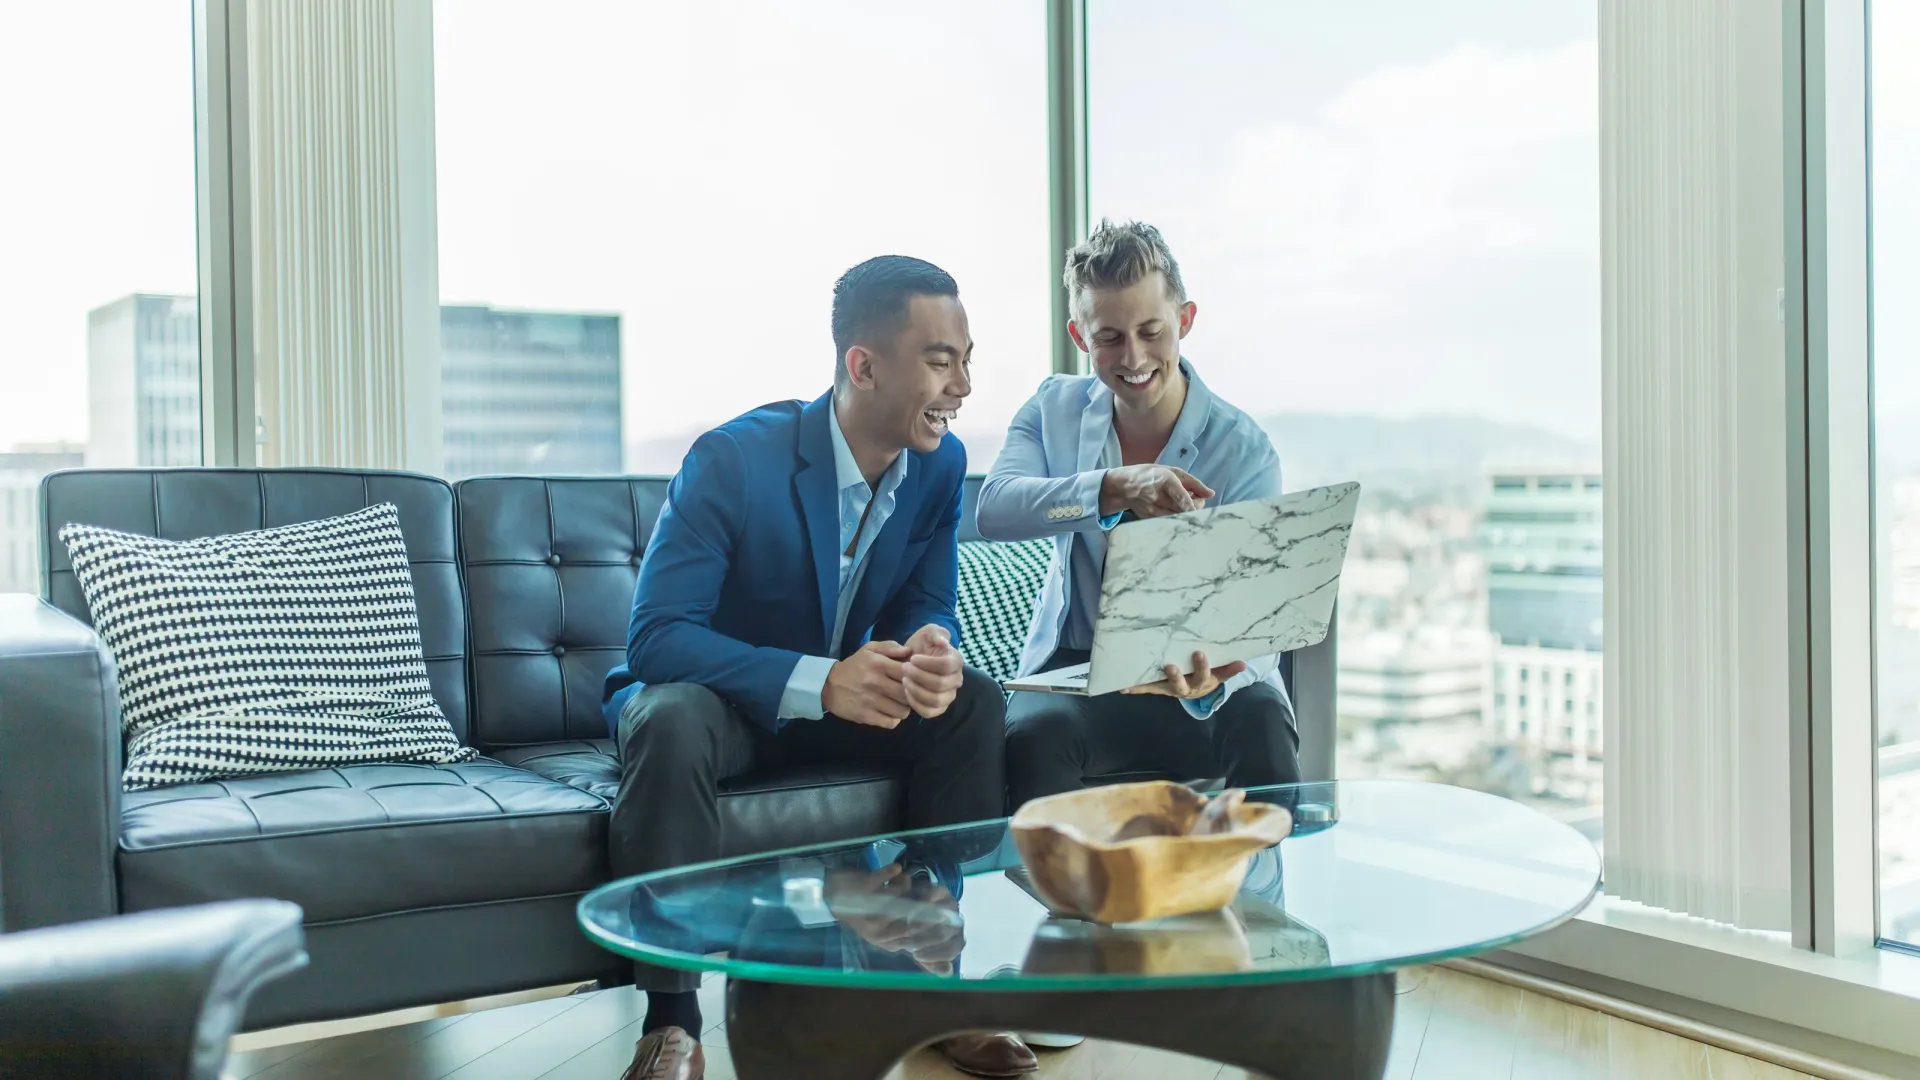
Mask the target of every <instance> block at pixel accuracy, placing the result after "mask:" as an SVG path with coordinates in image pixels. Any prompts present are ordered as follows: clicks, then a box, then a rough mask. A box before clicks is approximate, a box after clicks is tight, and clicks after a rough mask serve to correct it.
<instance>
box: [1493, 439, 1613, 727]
mask: <svg viewBox="0 0 1920 1080" xmlns="http://www.w3.org/2000/svg"><path fill="white" fill-rule="evenodd" d="M1600 514H1601V487H1600V474H1599V473H1598V472H1597V471H1593V470H1568V471H1557V472H1546V471H1540V470H1525V471H1521V470H1514V471H1495V472H1493V473H1491V474H1490V475H1489V477H1488V495H1487V504H1486V515H1485V517H1484V519H1483V521H1482V524H1481V534H1480V539H1481V550H1482V551H1483V552H1484V553H1485V556H1486V562H1487V627H1488V629H1489V630H1491V631H1492V633H1493V636H1494V638H1495V640H1496V641H1497V642H1498V644H1497V645H1496V646H1495V648H1494V650H1493V656H1492V663H1491V667H1490V669H1489V674H1488V677H1487V687H1486V692H1487V698H1486V705H1485V715H1486V722H1487V724H1488V726H1489V727H1491V728H1492V729H1494V730H1495V731H1497V732H1499V733H1500V734H1501V735H1502V736H1503V737H1504V738H1506V739H1509V740H1512V741H1517V742H1523V743H1530V744H1533V745H1536V746H1539V747H1541V748H1542V749H1544V750H1546V751H1547V752H1549V753H1553V754H1562V755H1566V756H1569V757H1571V758H1573V759H1574V761H1575V762H1576V763H1577V764H1580V765H1585V764H1586V763H1587V762H1589V761H1591V760H1595V759H1597V758H1598V757H1599V756H1600V751H1601V716H1602V699H1601V682H1602V680H1601V670H1602V662H1603V653H1602V630H1603V627H1602V623H1601V599H1602V598H1601V578H1600V566H1601V551H1600V549H1601V539H1602V534H1601V519H1600Z"/></svg>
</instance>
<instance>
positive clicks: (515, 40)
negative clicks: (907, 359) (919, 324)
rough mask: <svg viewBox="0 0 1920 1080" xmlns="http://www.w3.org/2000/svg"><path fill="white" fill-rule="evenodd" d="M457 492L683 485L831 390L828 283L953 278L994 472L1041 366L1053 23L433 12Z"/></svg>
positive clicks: (1019, 15) (705, 9)
mask: <svg viewBox="0 0 1920 1080" xmlns="http://www.w3.org/2000/svg"><path fill="white" fill-rule="evenodd" d="M434 24H435V25H434V45H435V48H434V66H435V91H436V104H435V111H436V125H437V143H438V162H437V169H438V178H439V179H438V184H439V234H440V283H441V296H442V297H443V301H444V306H443V309H442V385H443V387H444V392H445V399H444V406H443V416H444V441H445V446H446V469H447V472H448V474H449V475H454V476H458V475H467V474H472V473H478V472H502V471H529V472H598V471H605V472H611V471H618V470H620V469H621V468H623V467H624V468H625V469H627V470H629V471H634V472H672V471H674V470H675V469H676V468H677V467H678V466H679V462H680V458H681V455H682V454H683V453H684V452H685V450H686V448H687V447H688V445H690V444H691V442H692V441H693V439H694V437H695V436H696V435H698V434H699V433H700V432H701V431H703V430H705V429H706V428H709V427H712V426H713V425H715V424H718V423H720V422H722V421H724V420H727V419H729V418H730V417H733V416H735V415H737V414H739V413H742V412H744V411H746V410H748V409H751V408H753V407H755V406H757V405H760V404H763V403H765V402H769V401H774V400H778V399H781V398H793V397H798V398H806V399H811V398H813V397H815V396H817V395H818V394H820V393H822V392H824V391H825V389H826V388H827V386H828V385H829V384H830V382H831V380H832V374H833V370H834V361H835V356H834V349H833V342H832V338H831V336H830V334H829V331H828V308H829V302H830V299H831V294H832V288H833V283H834V280H835V278H837V277H838V276H839V275H840V274H841V273H842V272H843V271H845V270H846V269H847V268H848V267H850V266H852V265H854V264H855V263H857V262H860V261H861V260H863V259H865V258H868V257H869V256H873V255H885V254H906V255H914V256H918V257H920V258H924V259H927V260H929V261H931V262H934V263H936V264H938V265H940V266H941V267H943V268H945V269H946V270H947V271H949V272H950V273H952V274H953V275H954V277H955V279H956V280H957V281H958V282H959V285H960V296H961V300H962V302H963V303H964V304H965V305H966V308H967V313H968V316H969V319H970V321H971V326H972V332H973V337H974V341H975V343H976V346H975V353H974V392H973V396H972V398H971V399H970V400H968V402H967V403H966V405H965V407H964V408H962V410H961V412H960V416H959V418H958V420H957V421H956V422H955V424H954V430H955V431H956V433H957V434H959V435H960V437H961V438H962V439H963V440H964V441H965V442H966V444H967V447H968V451H969V465H970V467H971V468H972V469H973V470H974V471H985V469H986V468H987V467H988V466H990V465H991V464H992V459H993V455H994V454H995V453H996V452H997V450H998V447H999V444H1000V441H1001V438H1002V433H1003V432H1004V430H1005V427H1006V424H1007V422H1008V421H1009V420H1010V419H1011V418H1012V415H1013V411H1014V410H1015V409H1016V408H1018V407H1019V405H1020V403H1021V402H1022V401H1024V400H1025V399H1026V397H1027V395H1028V394H1030V393H1031V392H1032V391H1033V389H1034V387H1035V386H1037V385H1038V384H1039V382H1040V380H1041V379H1042V378H1043V377H1045V375H1046V374H1047V372H1048V370H1049V363H1050V348H1051V344H1050V343H1051V338H1050V337H1049V306H1048V305H1049V293H1048V284H1049V281H1050V280H1051V278H1052V268H1051V262H1052V259H1051V257H1050V255H1049V252H1048V251H1047V198H1046V190H1047V126H1046V125H1047V93H1046V26H1045V10H1044V5H1042V4H1039V3H1035V2H1028V0H990V2H982V3H965V4H955V3H945V2H939V0H912V2H895V0H833V2H828V3H809V4H789V3H774V2H754V3H746V4H674V5H655V4H626V3H612V2H606V0H599V2H584V0H572V2H566V3H557V4H542V5H538V6H537V7H529V6H528V5H526V4H525V3H521V2H517V0H508V2H496V0H439V2H438V3H436V4H435V7H434Z"/></svg>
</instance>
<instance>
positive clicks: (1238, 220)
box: [0, 0, 1920, 444]
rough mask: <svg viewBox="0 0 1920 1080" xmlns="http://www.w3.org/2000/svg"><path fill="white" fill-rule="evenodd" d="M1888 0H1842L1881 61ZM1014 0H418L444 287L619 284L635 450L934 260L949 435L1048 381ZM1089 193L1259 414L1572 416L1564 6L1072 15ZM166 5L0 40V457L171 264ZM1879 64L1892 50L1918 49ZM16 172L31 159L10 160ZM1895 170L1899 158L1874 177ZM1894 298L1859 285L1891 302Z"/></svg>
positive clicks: (175, 77)
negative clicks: (955, 379)
mask: <svg viewBox="0 0 1920 1080" xmlns="http://www.w3.org/2000/svg"><path fill="white" fill-rule="evenodd" d="M1915 6H1916V4H1915V2H1914V0H1886V2H1883V3H1880V4H1877V5H1876V13H1877V17H1878V18H1879V19H1880V33H1881V34H1882V35H1883V48H1885V47H1887V46H1885V44H1884V42H1885V41H1886V40H1891V39H1893V38H1895V37H1900V36H1903V35H1904V39H1905V40H1908V41H1916V38H1917V36H1920V35H1916V27H1915V26H1914V20H1915V14H1914V8H1915ZM1043 10H1044V5H1042V4H1040V3H1039V2H1038V0H969V2H967V3H955V2H952V0H916V2H903V0H825V2H815V3H808V4H788V3H777V4H775V3H754V4H721V3H689V4H676V5H672V6H670V7H669V6H667V5H660V4H637V3H614V2H612V0H594V2H585V0H567V2H549V3H541V4H537V5H535V4H531V3H529V2H527V0H439V2H438V3H436V5H435V20H436V48H435V63H436V68H437V71H436V84H437V88H438V90H437V92H438V96H439V101H438V108H437V122H438V127H439V130H438V159H439V160H438V169H439V177H440V179H439V183H440V193H441V200H440V221H439V230H440V237H441V266H440V274H441V284H442V295H443V296H444V297H445V298H446V299H448V300H450V301H480V302H487V303H493V304H497V305H502V306H510V307H531V308H559V309H568V310H597V311H617V312H619V313H621V315H622V316H623V319H624V337H623V349H624V354H625V357H626V362H627V368H626V383H627V389H626V394H627V401H626V406H627V409H626V414H627V425H628V430H629V437H630V438H645V437H649V436H661V437H667V436H672V435H675V434H677V433H678V432H681V431H684V430H689V429H692V428H696V427H700V426H704V425H707V424H711V423H713V422H716V421H718V420H721V419H724V418H725V417H727V416H730V415H732V414H734V413H737V412H739V411H741V410H742V409H745V408H748V407H750V406H752V405H754V404H758V403H760V402H763V401H766V400H770V399H773V398H778V397H785V396H812V395H813V394H814V393H816V392H818V391H819V390H820V389H822V388H823V387H824V386H825V385H826V382H827V379H828V376H829V373H830V365H831V363H832V360H833V356H832V346H831V342H830V339H829V336H828V333H827V304H828V298H829V290H830V287H831V284H832V281H833V278H834V277H835V276H836V275H837V274H838V273H839V272H840V271H841V270H844V269H845V268H846V267H847V266H848V265H851V264H852V263H853V262H855V261H857V260H859V259H861V258H864V257H866V256H868V255H873V254H879V253H884V252H903V253H908V254H915V255H920V256H922V257H925V258H928V259H931V260H933V261H935V262H937V263H940V264H941V265H943V266H945V267H946V268H947V269H949V270H951V271H952V272H953V273H954V274H955V276H956V277H957V278H958V279H959V281H960V284H961V289H962V296H963V299H964V300H965V301H966V303H967V305H968V310H969V312H970V314H971V316H972V322H973V332H974V337H975V340H976V342H977V343H978V344H977V349H978V351H977V354H976V360H977V368H976V388H977V389H976V396H975V399H974V400H973V401H972V402H971V403H970V404H969V406H968V408H967V410H966V411H964V412H963V414H962V421H961V423H960V424H959V425H957V426H958V427H959V428H960V429H961V431H962V433H963V434H964V433H966V432H967V431H968V430H970V429H978V428H982V427H998V426H1000V425H1003V424H1004V423H1005V421H1006V419H1007V418H1008V417H1009V416H1010V415H1011V413H1012V411H1013V409H1014V408H1015V407H1017V406H1018V404H1019V402H1020V401H1022V400H1024V398H1025V397H1026V396H1027V394H1028V393H1030V392H1031V390H1032V389H1033V386H1034V385H1035V384H1036V383H1037V382H1038V381H1039V379H1040V378H1041V377H1042V376H1043V375H1044V373H1045V371H1046V368H1047V362H1048V340H1047V297H1046V286H1047V283H1048V282H1049V281H1050V280H1051V279H1052V278H1053V275H1054V274H1055V273H1056V272H1057V259H1056V257H1055V253H1052V252H1049V251H1048V250H1047V230H1046V215H1047V202H1046V183H1047V177H1046V127H1045V123H1046V109H1045V101H1046V96H1045V34H1044V26H1043V23H1042V14H1041V13H1042V11H1043ZM1091 11H1092V14H1091V25H1090V29H1089V37H1090V49H1091V73H1090V89H1091V144H1092V145H1091V156H1092V175H1093V183H1092V188H1093V203H1094V210H1095V212H1096V214H1111V215H1114V216H1132V217H1141V218H1144V219H1146V220H1149V221H1153V222H1155V223H1157V224H1159V225H1161V226H1162V227H1163V229H1164V230H1165V232H1166V234H1167V236H1168V238H1169V240H1171V241H1172V243H1173V245H1174V250H1175V253H1176V254H1177V255H1178V256H1179V257H1180V259H1181V261H1182V264H1183V269H1184V270H1185V274H1186V278H1187V284H1188V286H1189V290H1190V292H1191V294H1192V296H1193V298H1194V299H1195V300H1196V301H1197V302H1198V303H1199V304H1200V308H1201V315H1200V321H1199V324H1198V327H1197V328H1196V330H1195V332H1194V334H1193V336H1192V337H1191V338H1190V339H1189V340H1188V342H1187V350H1186V351H1187V353H1188V355H1190V356H1191V357H1192V358H1193V359H1194V360H1195V361H1196V362H1197V363H1198V364H1199V365H1200V368H1201V370H1202V371H1203V373H1205V374H1206V376H1207V377H1208V379H1209V381H1210V382H1212V383H1213V384H1214V385H1215V387H1216V389H1218V390H1220V391H1221V392H1222V393H1224V394H1226V395H1227V396H1228V397H1229V398H1230V399H1231V400H1234V401H1235V402H1236V403H1238V404H1240V405H1242V406H1243V407H1245V408H1247V409H1249V410H1250V411H1253V412H1256V413H1265V412H1274V411H1281V410H1312V411H1328V412H1360V413H1374V414H1388V415H1406V414H1414V413H1430V412H1442V413H1469V414H1477V415H1484V416H1489V417H1493V418H1498V419H1504V420H1518V421H1525V422H1531V423H1536V424H1539V425H1541V426H1543V427H1547V428H1550V429H1553V430H1555V431H1558V432H1562V433H1564V434H1568V435H1574V436H1577V437H1582V438H1588V439H1593V438H1597V435H1598V430H1599V403H1598V388H1599V352H1600V338H1599V254H1598V253H1599V242H1598V229H1599V219H1598V125H1597V119H1598V117H1597V111H1598V106H1597V93H1596V82H1597V78H1598V74H1597V66H1596V65H1597V53H1596V47H1595V34H1596V21H1595V14H1594V7H1593V5H1592V3H1590V2H1588V3H1561V2H1541V0H1455V2H1450V3H1448V4H1445V5H1433V4H1425V3H1414V2H1411V0H1393V2H1388V0H1349V2H1346V3H1342V4H1324V3H1309V2H1306V0H1294V2H1287V3H1279V2H1273V0H1244V2H1226V0H1199V2H1194V3H1186V4H1178V5H1174V4H1166V3H1164V2H1160V0H1093V2H1092V5H1091ZM189 20H190V4H189V3H187V0H115V2H104V0H98V2H93V3H89V4H86V5H68V4H30V5H22V6H20V8H19V9H18V10H13V11H10V12H9V32H8V33H7V34H6V35H4V37H0V93H4V95H5V100H6V101H8V103H9V104H8V106H7V107H6V109H5V111H4V112H0V145H4V146H6V147H7V148H8V150H9V154H8V156H9V159H10V165H9V167H8V168H6V169H5V170H0V236H3V237H4V238H5V241H4V247H5V249H6V250H7V251H8V253H9V255H10V256H11V257H9V258H7V259H5V260H0V325H4V326H5V327H6V328H7V330H6V335H5V338H4V340H5V342H6V346H5V348H0V444H7V443H12V442H15V441H26V440H45V439H52V438H59V437H68V438H81V437H84V434H85V425H86V407H85V393H86V386H85V382H86V380H85V366H86V365H85V355H86V312H87V311H88V309H90V308H92V307H95V306H97V305H100V304H104V303H107V302H109V301H111V300H113V299H115V298H116V297H118V296H122V295H125V294H126V293H129V292H133V291H153V292H191V291H192V290H193V288H194V251H193V248H194V225H193V152H192V94H191V91H192V85H191V29H190V21H189ZM1907 55H1912V51H1911V50H1910V51H1909V52H1908V53H1907ZM1898 67H1900V68H1903V69H1904V70H1897V71H1896V70H1893V69H1894V68H1896V65H1892V64H1885V63H1883V64H1881V65H1880V66H1879V69H1878V70H1879V73H1880V75H1881V83H1880V85H1879V86H1878V87H1877V89H1878V91H1879V93H1880V94H1881V98H1882V100H1881V101H1880V103H1879V104H1878V106H1877V109H1878V111H1877V114H1876V115H1877V119H1878V121H1879V123H1880V125H1881V131H1880V133H1879V144H1878V145H1877V147H1876V167H1877V168H1878V169H1879V170H1880V183H1881V184H1882V191H1883V195H1882V198H1881V201H1880V204H1879V205H1878V206H1877V207H1876V214H1877V219H1876V220H1877V223H1878V227H1879V229H1880V236H1879V238H1878V253H1879V259H1880V297H1881V299H1880V312H1881V314H1880V325H1879V327H1878V341H1879V346H1880V349H1881V397H1882V401H1883V404H1899V405H1901V406H1903V407H1909V408H1920V394H1916V393H1915V392H1914V390H1915V388H1920V379H1917V378H1914V377H1912V376H1911V375H1910V374H1908V373H1907V369H1910V368H1914V367H1920V365H1916V364H1913V363H1910V362H1907V361H1906V360H1905V359H1904V358H1905V357H1909V356H1911V355H1912V345H1913V342H1914V340H1915V336H1916V335H1915V334H1914V332H1913V331H1912V330H1910V329H1908V328H1907V327H1906V325H1905V324H1904V323H1903V322H1902V321H1901V320H1900V318H1899V317H1898V316H1897V315H1893V314H1890V305H1889V299H1888V298H1889V297H1890V296H1900V295H1906V294H1907V293H1908V292H1910V288H1909V286H1910V284H1911V283H1913V282H1914V281H1915V280H1916V275H1915V274H1914V271H1913V269H1912V264H1913V263H1914V259H1915V258H1916V257H1913V256H1911V255H1910V253H1912V252H1914V251H1915V250H1916V248H1920V244H1907V245H1898V244H1895V243H1892V242H1890V241H1889V236H1890V235H1892V234H1893V233H1894V232H1895V231H1896V230H1898V233H1899V235H1909V236H1920V220H1916V216H1915V214H1914V212H1913V209H1912V203H1911V202H1910V201H1907V200H1894V199H1890V198H1888V197H1887V195H1886V194H1884V193H1885V192H1886V191H1889V190H1893V191H1898V190H1902V189H1904V190H1906V191H1912V190H1915V186H1914V185H1915V180H1916V179H1920V177H1915V175H1914V174H1915V172H1916V171H1917V170H1916V169H1915V167H1914V166H1915V162H1916V160H1920V159H1917V157H1916V155H1915V153H1914V152H1913V147H1914V145H1915V143H1916V141H1920V140H1915V139H1912V138H1904V137H1902V135H1901V133H1902V132H1911V131H1913V130H1914V129H1915V126H1916V125H1915V119H1916V117H1915V116H1913V115H1911V114H1914V113H1920V109H1914V108H1909V109H1904V110H1903V109H1902V108H1901V107H1900V103H1901V102H1916V101H1920V86H1916V84H1915V80H1916V79H1920V75H1915V74H1914V72H1915V71H1916V70H1920V67H1917V66H1916V65H1911V64H1908V65H1899V66H1898ZM25 166H30V167H25ZM1890 178H1894V179H1897V180H1898V181H1899V184H1898V186H1894V187H1889V186H1888V185H1889V183H1890ZM1890 285H1891V286H1892V287H1890Z"/></svg>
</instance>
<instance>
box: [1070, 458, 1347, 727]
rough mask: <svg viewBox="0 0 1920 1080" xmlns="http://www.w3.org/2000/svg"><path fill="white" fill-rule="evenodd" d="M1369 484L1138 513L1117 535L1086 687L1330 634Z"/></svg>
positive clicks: (1102, 688)
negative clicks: (1202, 657)
mask: <svg viewBox="0 0 1920 1080" xmlns="http://www.w3.org/2000/svg"><path fill="white" fill-rule="evenodd" d="M1359 503H1360V485H1359V484H1356V483H1346V484H1334V485H1332V486H1330V487H1321V488H1313V489H1310V490H1307V491H1299V492H1295V493H1293V494H1291V495H1283V496H1281V497H1279V498H1277V499H1264V500H1260V501H1257V502H1242V503H1233V504H1231V505H1228V506H1217V507H1208V508H1207V509H1205V510H1196V511H1194V512H1192V513H1187V514H1176V515H1174V516H1172V517H1163V518H1153V519H1150V520H1146V521H1131V522H1127V523H1126V524H1123V525H1120V526H1118V527H1116V528H1115V529H1114V530H1113V533H1112V535H1111V536H1110V537H1109V538H1108V544H1107V562H1106V572H1105V574H1104V576H1103V580H1102V581H1101V589H1100V593H1101V595H1100V617H1099V619H1098V620H1097V621H1096V622H1095V624H1094V632H1093V656H1092V660H1091V670H1090V671H1089V672H1088V677H1087V693H1089V694H1104V693H1107V692H1109V691H1113V690H1120V689H1124V688H1126V687H1129V686H1138V685H1140V684H1142V683H1149V682H1157V681H1159V680H1160V679H1162V678H1164V677H1165V676H1164V674H1163V671H1162V669H1163V668H1164V666H1165V665H1167V664H1176V665H1178V666H1179V667H1180V669H1181V670H1182V671H1185V670H1187V669H1188V668H1189V667H1190V666H1191V665H1192V663H1193V654H1194V651H1195V650H1201V651H1204V652H1205V653H1206V654H1207V660H1208V662H1209V663H1211V664H1213V665H1214V666H1216V667H1218V666H1219V665H1221V664H1227V663H1231V662H1233V661H1235V660H1252V659H1255V658H1257V657H1261V656H1266V655H1269V654H1271V653H1279V652H1289V651H1291V650H1293V649H1299V648H1304V647H1306V646H1308V645H1312V644H1315V643H1317V642H1319V641H1320V640H1321V639H1323V638H1325V637H1326V636H1327V622H1328V620H1329V619H1331V618H1332V616H1333V601H1334V598H1335V596H1336V595H1337V594H1338V592H1339V588H1340V567H1341V564H1342V563H1343V562H1344V561H1345V560H1346V556H1347V540H1348V538H1349V537H1350V536H1351V535H1352V533H1353V514H1354V510H1355V508H1356V507H1358V505H1359Z"/></svg>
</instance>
